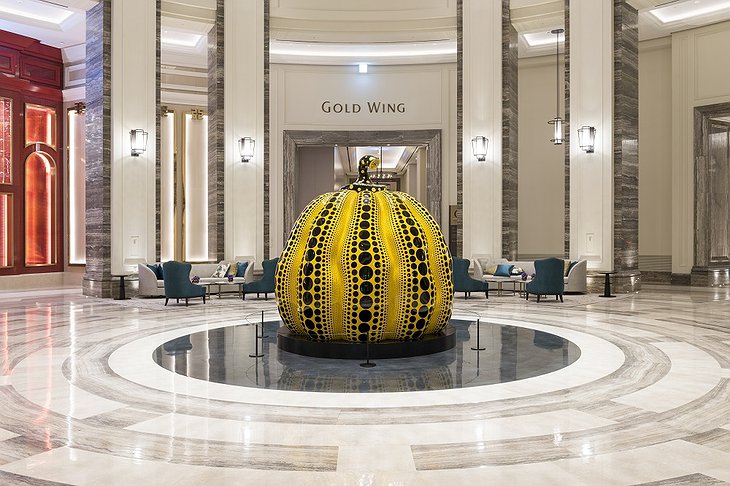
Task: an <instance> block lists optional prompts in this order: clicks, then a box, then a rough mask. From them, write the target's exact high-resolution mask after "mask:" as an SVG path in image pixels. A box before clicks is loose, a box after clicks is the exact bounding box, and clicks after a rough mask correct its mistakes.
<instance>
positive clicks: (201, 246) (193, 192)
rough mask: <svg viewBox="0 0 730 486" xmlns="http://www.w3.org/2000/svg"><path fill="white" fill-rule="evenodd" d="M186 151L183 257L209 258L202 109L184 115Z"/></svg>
mask: <svg viewBox="0 0 730 486" xmlns="http://www.w3.org/2000/svg"><path fill="white" fill-rule="evenodd" d="M183 153H184V154H185V157H184V160H183V174H184V176H183V180H184V195H185V202H184V205H183V207H184V208H185V210H184V213H185V214H184V216H183V224H184V230H183V231H184V235H185V240H184V250H183V252H184V259H185V260H186V261H189V262H201V261H208V115H204V114H203V112H202V110H193V111H192V112H191V113H185V115H184V124H183Z"/></svg>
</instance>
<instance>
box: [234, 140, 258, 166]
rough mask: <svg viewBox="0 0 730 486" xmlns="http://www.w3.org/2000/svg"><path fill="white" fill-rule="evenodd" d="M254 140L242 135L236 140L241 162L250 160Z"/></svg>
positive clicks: (254, 143) (254, 144) (254, 146)
mask: <svg viewBox="0 0 730 486" xmlns="http://www.w3.org/2000/svg"><path fill="white" fill-rule="evenodd" d="M255 148H256V140H254V139H253V138H251V137H243V138H242V139H240V140H238V151H239V152H240V153H241V162H246V163H248V162H250V161H251V159H253V155H254V149H255Z"/></svg>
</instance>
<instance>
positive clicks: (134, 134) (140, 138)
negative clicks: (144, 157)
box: [129, 128, 147, 157]
mask: <svg viewBox="0 0 730 486" xmlns="http://www.w3.org/2000/svg"><path fill="white" fill-rule="evenodd" d="M129 142H130V145H131V147H132V157H139V155H140V154H143V153H144V152H145V150H147V132H145V131H144V130H142V129H141V128H137V129H135V130H131V131H130V132H129Z"/></svg>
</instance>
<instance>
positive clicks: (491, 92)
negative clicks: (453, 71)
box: [457, 0, 503, 258]
mask: <svg viewBox="0 0 730 486" xmlns="http://www.w3.org/2000/svg"><path fill="white" fill-rule="evenodd" d="M462 7H463V8H462V10H461V18H462V25H463V27H462V29H461V32H462V36H463V49H462V57H463V66H462V69H461V71H462V78H461V84H462V89H463V96H462V104H461V110H462V126H463V132H462V135H461V136H460V137H458V140H457V144H458V145H461V151H462V171H463V173H462V180H461V184H460V186H461V190H460V186H459V181H458V180H457V193H462V194H463V196H462V197H463V199H462V201H463V219H462V220H461V223H462V227H463V252H462V255H463V256H465V257H467V258H470V257H472V256H474V255H485V256H491V257H493V258H499V257H501V256H502V203H503V200H502V95H503V93H502V8H503V5H502V2H484V1H482V0H463V2H462ZM458 12H459V11H458V10H457V13H458ZM457 76H458V74H457ZM457 109H458V108H457ZM457 120H458V115H457ZM477 136H484V137H486V138H487V139H488V140H489V147H488V150H487V156H486V160H484V161H479V160H477V158H476V157H475V156H474V155H473V152H472V146H471V141H472V139H473V138H474V137H477ZM457 170H458V167H457Z"/></svg>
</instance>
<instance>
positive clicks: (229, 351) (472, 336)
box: [154, 319, 580, 393]
mask: <svg viewBox="0 0 730 486" xmlns="http://www.w3.org/2000/svg"><path fill="white" fill-rule="evenodd" d="M280 325H281V323H280V322H279V321H275V322H268V323H266V324H265V325H264V336H265V337H264V338H263V339H262V343H263V344H262V346H261V350H262V354H263V356H262V357H261V358H252V357H249V355H248V351H247V350H246V347H245V346H244V344H245V343H249V344H250V343H251V342H252V341H253V340H254V339H255V337H254V336H255V333H256V332H257V331H256V327H255V326H251V325H238V326H228V327H221V328H218V329H209V330H205V331H201V332H197V333H194V334H188V335H186V336H181V337H178V338H175V339H173V340H170V341H167V342H166V343H164V344H163V345H162V346H160V347H159V348H157V349H156V350H155V353H154V360H155V362H157V363H158V364H159V365H160V366H162V367H163V368H165V369H168V370H170V371H174V372H176V373H179V374H182V375H185V376H188V377H190V378H196V379H200V380H206V381H213V382H216V383H226V384H230V385H238V386H249V387H256V388H269V389H276V390H288V391H315V392H317V391H318V392H337V393H342V392H349V393H368V392H408V391H423V390H445V389H450V388H463V387H469V386H479V385H490V384H493V383H506V382H510V381H514V380H521V379H524V378H530V377H534V376H539V375H542V374H546V373H550V372H552V371H556V370H559V369H561V368H564V367H566V366H568V365H570V364H571V363H573V362H574V361H575V360H576V359H578V357H579V356H580V350H579V349H578V347H577V346H576V345H575V344H573V343H572V342H570V341H568V340H567V339H564V338H562V337H560V336H556V335H554V334H551V333H548V332H544V331H538V330H534V329H528V328H523V327H517V326H511V325H500V324H495V323H490V322H480V340H479V343H480V346H479V347H480V348H484V349H483V350H475V349H472V348H476V347H477V341H476V325H477V324H476V321H468V320H459V319H454V320H452V321H451V325H452V326H453V327H454V328H455V329H456V346H455V347H454V348H453V349H450V350H448V351H444V352H441V353H436V354H431V355H427V356H418V357H413V358H394V359H379V360H373V361H372V362H373V363H375V365H376V366H374V367H372V368H368V367H362V366H360V364H361V362H362V361H361V360H347V359H345V360H341V359H326V358H312V357H308V356H300V355H297V354H293V353H289V352H286V351H282V350H280V349H278V347H277V345H276V330H277V329H278V327H279V326H280ZM353 346H361V345H360V344H353Z"/></svg>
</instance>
